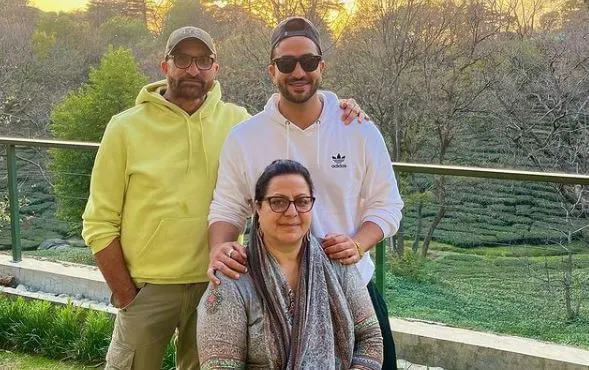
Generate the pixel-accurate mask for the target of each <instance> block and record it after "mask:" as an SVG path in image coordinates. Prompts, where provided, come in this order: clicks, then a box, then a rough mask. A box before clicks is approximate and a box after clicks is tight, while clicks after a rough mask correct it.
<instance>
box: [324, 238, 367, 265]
mask: <svg viewBox="0 0 589 370" xmlns="http://www.w3.org/2000/svg"><path fill="white" fill-rule="evenodd" d="M356 245H357V244H356V242H354V240H353V239H352V238H350V237H349V236H348V235H345V234H327V235H325V238H323V239H322V240H321V246H322V247H323V250H324V251H325V254H327V257H329V259H332V260H334V261H338V262H339V263H341V264H342V265H351V264H354V263H356V262H358V261H359V260H360V258H361V256H360V251H359V250H358V248H357V247H356Z"/></svg>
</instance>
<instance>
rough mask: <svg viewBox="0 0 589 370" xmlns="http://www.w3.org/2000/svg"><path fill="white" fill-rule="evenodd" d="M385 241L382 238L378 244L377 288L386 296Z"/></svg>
mask: <svg viewBox="0 0 589 370" xmlns="http://www.w3.org/2000/svg"><path fill="white" fill-rule="evenodd" d="M385 249H386V247H385V242H384V240H381V241H380V242H379V243H378V244H377V245H376V288H377V289H378V291H379V292H380V294H381V295H382V296H383V297H384V293H385V292H384V277H385V251H386V250H385Z"/></svg>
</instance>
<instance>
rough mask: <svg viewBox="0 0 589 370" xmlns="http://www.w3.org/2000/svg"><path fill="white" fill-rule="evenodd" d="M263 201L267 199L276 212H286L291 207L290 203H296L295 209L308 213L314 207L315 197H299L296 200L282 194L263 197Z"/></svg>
mask: <svg viewBox="0 0 589 370" xmlns="http://www.w3.org/2000/svg"><path fill="white" fill-rule="evenodd" d="M262 201H267V202H268V204H269V205H270V209H271V210H272V211H274V212H276V213H284V212H286V210H287V209H288V207H290V204H291V203H292V204H294V206H295V209H296V210H297V212H300V213H306V212H309V211H310V210H311V209H312V208H313V204H314V203H315V198H314V197H299V198H297V199H295V200H290V199H288V198H286V197H282V196H275V197H267V198H264V199H262Z"/></svg>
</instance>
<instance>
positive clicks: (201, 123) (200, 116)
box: [198, 111, 209, 176]
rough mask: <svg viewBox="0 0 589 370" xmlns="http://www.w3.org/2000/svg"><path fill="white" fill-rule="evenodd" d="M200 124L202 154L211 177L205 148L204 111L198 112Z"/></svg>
mask: <svg viewBox="0 0 589 370" xmlns="http://www.w3.org/2000/svg"><path fill="white" fill-rule="evenodd" d="M198 123H199V124H200V140H201V145H202V152H203V154H204V156H205V172H206V174H207V176H208V175H209V158H208V157H207V148H206V147H205V135H204V132H205V128H204V126H203V121H202V111H199V112H198Z"/></svg>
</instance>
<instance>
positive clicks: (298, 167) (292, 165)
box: [254, 159, 313, 202]
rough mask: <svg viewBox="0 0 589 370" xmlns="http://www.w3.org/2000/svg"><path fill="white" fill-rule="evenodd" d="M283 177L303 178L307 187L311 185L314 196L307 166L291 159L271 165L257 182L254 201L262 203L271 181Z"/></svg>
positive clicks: (276, 161) (280, 160)
mask: <svg viewBox="0 0 589 370" xmlns="http://www.w3.org/2000/svg"><path fill="white" fill-rule="evenodd" d="M282 175H300V176H302V177H303V178H304V179H305V182H306V183H307V185H309V192H310V195H311V196H313V181H312V180H311V174H310V173H309V170H307V168H306V167H305V166H303V165H302V164H300V163H299V162H297V161H292V160H290V159H277V160H275V161H274V162H272V163H270V164H269V165H268V166H267V167H266V168H265V169H264V172H262V174H261V175H260V177H259V178H258V181H257V182H256V191H255V195H254V200H255V201H256V202H261V201H262V199H264V198H265V197H266V193H267V192H268V185H269V184H270V181H271V180H272V179H273V178H275V177H276V176H282Z"/></svg>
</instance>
